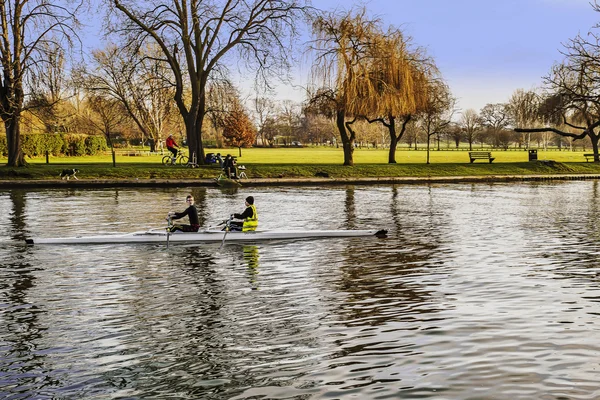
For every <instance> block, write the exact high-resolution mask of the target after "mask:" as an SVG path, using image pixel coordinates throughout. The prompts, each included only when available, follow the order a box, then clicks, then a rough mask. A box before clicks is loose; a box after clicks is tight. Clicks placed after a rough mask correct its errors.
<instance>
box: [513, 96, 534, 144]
mask: <svg viewBox="0 0 600 400" xmlns="http://www.w3.org/2000/svg"><path fill="white" fill-rule="evenodd" d="M539 103H540V96H539V95H538V94H537V93H536V92H535V91H533V90H528V91H525V90H523V89H517V90H516V91H515V92H514V93H513V95H512V96H511V98H510V100H509V102H508V108H507V110H508V113H509V115H510V117H511V120H512V121H514V123H515V125H516V126H532V125H534V124H535V123H536V122H537V121H538V120H539V114H538V110H539V107H540V104H539ZM521 142H522V143H525V148H526V149H528V148H529V143H530V142H531V132H527V135H526V134H525V132H523V136H522V138H521Z"/></svg>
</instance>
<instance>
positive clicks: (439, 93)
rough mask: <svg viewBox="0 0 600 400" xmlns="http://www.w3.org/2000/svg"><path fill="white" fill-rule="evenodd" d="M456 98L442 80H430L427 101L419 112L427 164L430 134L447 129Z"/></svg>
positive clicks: (439, 132) (437, 134)
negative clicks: (425, 145) (425, 144)
mask: <svg viewBox="0 0 600 400" xmlns="http://www.w3.org/2000/svg"><path fill="white" fill-rule="evenodd" d="M455 104H456V100H455V99H454V98H453V97H452V96H451V94H450V89H449V88H448V85H446V84H445V83H444V82H442V81H431V82H430V83H429V88H428V89H427V103H426V105H425V107H424V108H423V110H422V111H421V112H420V113H419V116H418V119H419V123H420V125H421V126H422V128H423V131H424V132H425V135H426V136H427V164H429V151H430V141H431V137H432V136H438V150H439V136H440V135H441V134H442V133H443V132H444V130H445V129H447V128H448V127H449V126H450V124H451V122H452V116H453V115H454V111H455Z"/></svg>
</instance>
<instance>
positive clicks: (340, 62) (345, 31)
mask: <svg viewBox="0 0 600 400" xmlns="http://www.w3.org/2000/svg"><path fill="white" fill-rule="evenodd" d="M378 24H379V21H378V20H369V19H367V17H366V10H364V9H363V10H362V11H360V12H356V13H355V12H352V11H351V12H348V13H329V14H326V15H323V16H320V17H318V18H316V19H315V21H314V22H313V34H314V35H315V40H314V42H313V43H314V48H313V50H314V51H316V53H317V57H316V60H315V65H314V66H313V69H314V79H315V81H316V82H317V84H318V85H319V89H318V90H317V91H316V93H315V94H313V95H312V96H311V100H310V103H311V104H310V105H309V108H310V109H311V110H315V111H316V112H319V113H321V114H322V115H325V116H328V117H333V118H335V122H336V126H337V129H338V131H339V133H340V137H341V140H342V147H343V151H344V165H349V166H351V165H354V159H353V153H354V141H355V139H356V134H355V132H354V131H353V130H352V128H351V125H352V123H353V122H354V121H356V119H357V116H358V115H364V113H363V112H361V111H362V110H359V109H358V108H357V107H359V106H360V101H359V97H357V91H358V84H359V77H362V78H363V79H364V77H365V72H366V68H365V67H366V57H367V55H368V53H369V44H370V40H371V39H372V38H374V37H375V34H374V33H375V32H376V30H377V25H378ZM357 111H358V112H357ZM347 118H352V120H351V121H347Z"/></svg>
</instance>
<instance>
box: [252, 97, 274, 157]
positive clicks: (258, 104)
mask: <svg viewBox="0 0 600 400" xmlns="http://www.w3.org/2000/svg"><path fill="white" fill-rule="evenodd" d="M252 105H253V106H254V114H255V116H256V119H257V125H258V134H257V135H256V140H257V142H258V138H259V137H260V141H261V145H263V146H264V145H265V144H266V145H267V146H268V145H270V142H269V140H267V137H266V136H265V131H264V128H265V126H266V124H267V121H268V120H269V119H270V118H273V117H275V111H276V107H275V102H274V101H273V99H270V98H268V97H256V98H254V99H253V101H252Z"/></svg>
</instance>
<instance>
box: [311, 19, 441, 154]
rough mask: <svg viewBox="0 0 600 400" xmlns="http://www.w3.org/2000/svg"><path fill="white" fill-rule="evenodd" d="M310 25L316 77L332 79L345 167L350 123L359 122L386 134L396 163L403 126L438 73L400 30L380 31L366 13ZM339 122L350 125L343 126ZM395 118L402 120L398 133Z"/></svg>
mask: <svg viewBox="0 0 600 400" xmlns="http://www.w3.org/2000/svg"><path fill="white" fill-rule="evenodd" d="M313 26H314V29H315V32H316V34H317V43H318V45H319V46H318V47H317V49H318V50H319V51H320V53H319V57H318V58H317V60H318V61H319V64H318V66H319V70H318V71H319V74H318V76H320V77H321V78H328V79H331V77H335V81H334V82H329V84H328V86H327V85H326V87H329V88H330V89H331V92H330V93H331V94H332V96H330V97H331V98H332V101H334V103H335V104H336V105H337V106H336V108H337V110H338V116H337V119H338V121H337V124H338V127H339V131H340V136H341V138H342V144H343V146H344V165H351V163H349V160H351V157H352V151H353V147H354V146H353V142H354V140H355V138H356V136H355V134H354V131H353V129H352V124H353V123H355V122H356V121H357V120H358V119H366V120H367V121H369V122H370V123H374V122H379V123H381V124H383V125H384V126H385V127H386V128H387V129H388V131H389V136H390V151H389V155H388V162H390V163H395V162H396V160H395V152H396V146H397V144H398V142H399V140H400V139H401V138H402V135H403V134H404V132H405V129H406V126H407V124H408V123H409V122H410V120H411V118H412V117H413V115H414V114H415V113H417V112H419V110H420V109H421V108H422V107H424V106H425V103H426V98H427V87H428V86H427V84H428V81H429V80H430V79H432V77H433V76H434V75H435V74H436V73H437V70H436V68H435V65H434V64H433V62H432V61H431V60H429V59H428V58H427V57H425V56H424V51H423V50H421V49H416V50H413V49H411V47H410V40H409V39H408V38H407V37H406V36H405V35H404V34H403V33H402V31H400V30H398V29H394V28H389V29H388V30H387V32H384V30H383V29H382V28H381V22H380V21H379V20H378V19H373V20H369V19H368V18H367V17H366V11H365V9H362V10H359V11H358V12H349V13H346V14H341V15H338V14H329V15H328V16H325V17H322V18H320V19H319V20H318V21H317V23H316V24H314V25H313ZM324 80H325V81H326V79H324ZM326 83H327V82H326ZM341 117H343V119H344V120H345V119H346V118H348V119H351V120H350V121H343V123H342V121H341V120H340V119H341ZM397 119H400V121H401V123H400V126H401V127H400V131H399V132H398V133H397V130H396V125H397Z"/></svg>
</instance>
